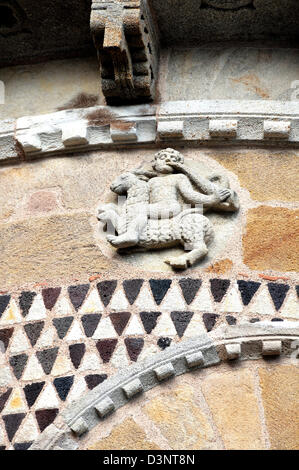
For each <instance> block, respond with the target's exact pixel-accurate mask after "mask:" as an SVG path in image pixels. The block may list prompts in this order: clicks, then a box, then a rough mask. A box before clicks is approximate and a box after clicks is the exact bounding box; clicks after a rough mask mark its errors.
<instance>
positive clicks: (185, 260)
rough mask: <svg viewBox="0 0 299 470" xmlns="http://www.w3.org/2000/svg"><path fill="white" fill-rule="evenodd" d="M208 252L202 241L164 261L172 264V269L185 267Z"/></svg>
mask: <svg viewBox="0 0 299 470" xmlns="http://www.w3.org/2000/svg"><path fill="white" fill-rule="evenodd" d="M207 253H208V248H207V246H206V244H205V243H204V242H200V243H197V244H195V245H194V247H193V250H191V251H190V252H189V253H186V254H183V255H181V256H177V257H173V258H169V259H167V260H165V263H167V264H169V265H170V266H172V267H173V268H174V269H186V268H188V267H190V266H192V265H193V264H195V263H196V262H197V261H199V260H200V259H202V258H204V257H205V256H206V255H207Z"/></svg>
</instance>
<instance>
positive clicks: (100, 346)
mask: <svg viewBox="0 0 299 470" xmlns="http://www.w3.org/2000/svg"><path fill="white" fill-rule="evenodd" d="M116 344H117V339H100V340H99V341H98V342H97V344H96V346H97V350H98V351H99V354H100V356H101V359H102V361H103V362H104V363H106V362H109V361H110V359H111V356H112V354H113V353H114V349H115V347H116Z"/></svg>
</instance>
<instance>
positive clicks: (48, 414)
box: [35, 408, 59, 432]
mask: <svg viewBox="0 0 299 470" xmlns="http://www.w3.org/2000/svg"><path fill="white" fill-rule="evenodd" d="M58 412H59V410H58V409H57V408H54V409H52V410H38V411H36V412H35V417H36V421H37V424H38V426H39V429H40V431H41V432H43V431H44V430H45V429H46V428H47V427H48V426H50V424H52V423H53V421H54V419H55V418H56V416H57V415H58Z"/></svg>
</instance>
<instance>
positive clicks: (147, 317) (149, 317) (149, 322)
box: [140, 312, 161, 335]
mask: <svg viewBox="0 0 299 470" xmlns="http://www.w3.org/2000/svg"><path fill="white" fill-rule="evenodd" d="M159 315H161V312H140V318H141V321H142V323H143V326H144V329H145V331H146V332H147V334H148V335H149V334H150V333H151V332H152V331H153V329H154V328H156V325H157V320H158V317H159Z"/></svg>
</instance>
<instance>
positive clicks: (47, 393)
mask: <svg viewBox="0 0 299 470" xmlns="http://www.w3.org/2000/svg"><path fill="white" fill-rule="evenodd" d="M44 408H46V409H50V408H59V401H58V398H57V395H56V391H55V388H54V387H53V385H52V384H51V383H49V384H48V385H47V386H46V388H45V389H44V391H43V392H42V393H41V395H40V396H39V398H38V400H37V403H36V409H37V410H42V409H44Z"/></svg>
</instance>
